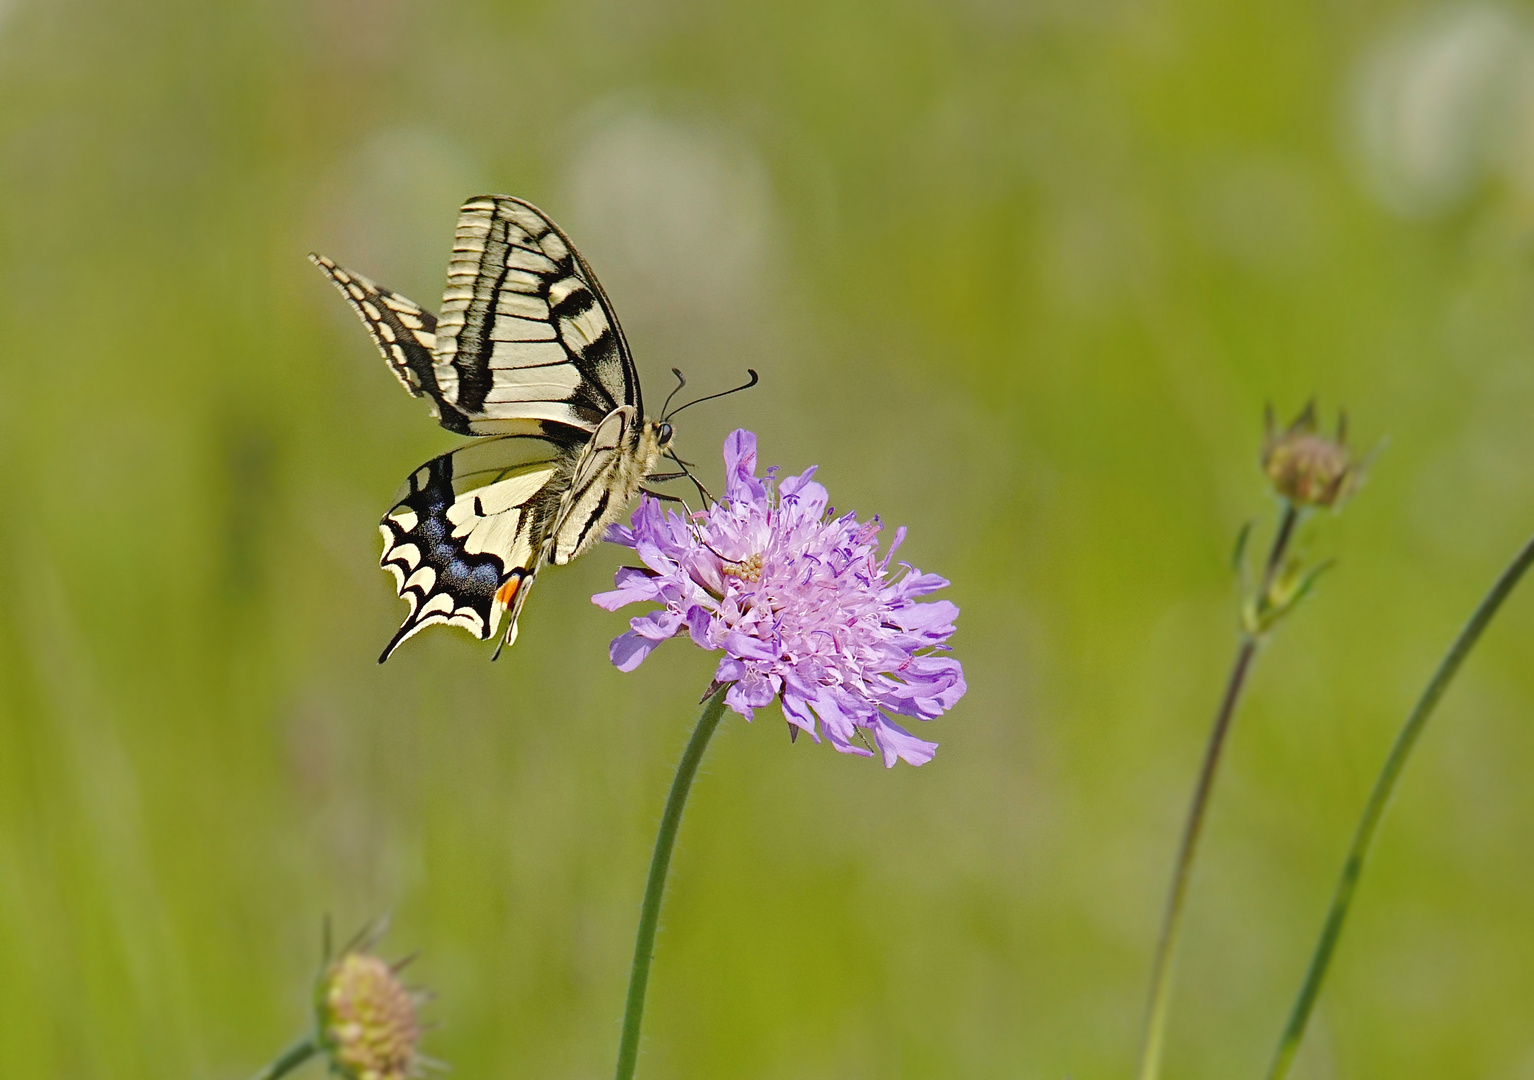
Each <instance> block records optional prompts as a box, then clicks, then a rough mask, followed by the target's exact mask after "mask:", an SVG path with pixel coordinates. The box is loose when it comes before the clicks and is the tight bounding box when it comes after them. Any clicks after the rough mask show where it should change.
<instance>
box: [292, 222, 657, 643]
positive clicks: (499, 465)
mask: <svg viewBox="0 0 1534 1080" xmlns="http://www.w3.org/2000/svg"><path fill="white" fill-rule="evenodd" d="M309 258H310V259H311V260H313V261H314V263H315V264H316V265H317V266H319V268H320V269H321V270H323V271H324V272H325V274H326V275H327V276H329V278H330V280H331V281H332V282H333V283H334V284H335V285H336V287H337V288H338V289H340V290H341V293H342V295H344V296H345V297H346V299H347V300H348V301H349V302H350V303H351V305H352V307H353V308H354V309H355V310H356V312H357V314H358V315H359V316H360V317H361V319H362V322H363V324H364V325H365V326H366V327H367V328H368V330H369V331H370V332H371V333H372V335H373V340H374V341H375V342H376V343H377V345H378V347H379V349H380V350H381V351H382V352H383V355H384V359H386V360H387V361H388V362H389V365H390V367H392V368H393V370H394V374H395V375H396V376H397V377H398V378H399V380H400V382H402V383H403V384H404V385H405V389H407V390H409V391H410V392H411V393H412V394H414V395H415V396H417V397H423V396H424V397H428V398H430V399H431V402H432V415H433V416H435V417H437V419H438V421H439V422H440V423H441V424H442V426H443V427H445V428H447V429H448V430H449V431H453V432H456V433H458V434H461V435H473V436H479V438H476V439H475V440H474V441H473V442H470V443H468V444H466V445H464V446H462V447H460V448H459V449H457V450H454V451H452V452H450V453H446V454H443V455H442V456H441V457H437V458H433V459H432V460H431V461H428V462H426V464H424V465H422V466H421V467H420V468H419V469H417V470H416V471H415V472H414V473H412V474H411V476H410V478H409V479H408V480H407V481H406V482H405V485H404V487H403V488H402V489H401V491H400V493H399V495H398V496H397V497H396V500H395V504H394V506H392V507H391V508H390V509H389V512H388V513H386V514H385V515H384V517H383V520H382V521H381V522H380V523H379V530H380V531H381V532H382V533H383V538H384V552H383V558H382V559H381V560H380V562H381V565H382V566H383V568H384V569H386V570H388V571H390V572H391V573H393V574H394V577H395V580H396V585H397V587H398V591H399V595H400V596H401V597H403V598H404V599H405V601H406V602H407V603H408V604H409V605H410V612H409V614H408V615H406V617H405V621H404V623H403V624H402V625H401V626H400V628H399V631H398V632H397V633H396V634H395V635H394V637H393V639H392V640H391V641H390V642H389V644H388V645H387V646H386V647H385V648H384V651H383V655H382V656H380V657H379V658H378V661H379V663H383V661H385V660H387V659H388V658H389V654H390V653H392V652H393V651H394V650H395V649H396V648H398V647H399V646H400V644H401V643H402V642H404V641H405V640H406V639H407V638H409V637H410V636H411V635H413V634H415V633H416V632H418V631H420V630H422V629H424V628H425V627H427V626H430V625H432V624H433V623H447V624H449V625H452V626H461V627H463V628H464V629H465V630H468V631H469V632H470V633H472V634H474V635H475V636H476V637H478V638H480V639H481V640H485V639H488V638H491V637H493V636H495V635H496V633H497V631H498V630H499V628H500V625H501V622H502V619H503V618H504V619H505V620H506V630H505V635H504V638H503V640H502V647H504V646H506V645H510V644H511V643H512V642H513V641H515V640H516V636H517V615H518V614H519V613H520V612H521V610H522V605H523V603H524V602H526V600H527V594H528V591H529V590H530V588H531V587H532V584H533V577H534V575H536V574H537V572H538V568H539V567H540V566H541V565H543V564H544V563H546V562H551V563H554V564H556V565H559V564H563V563H567V562H569V561H570V560H571V559H573V558H575V557H576V556H577V555H579V554H581V552H583V551H585V550H586V549H587V548H588V547H590V546H591V545H592V544H594V543H595V542H596V541H597V539H598V538H599V537H601V535H602V533H603V532H604V531H605V530H606V528H607V526H608V525H610V524H611V523H612V522H614V521H616V520H617V519H618V518H619V517H620V516H622V515H623V513H624V512H625V511H626V510H627V509H628V507H629V506H630V505H631V504H632V503H633V501H634V499H635V498H637V497H638V495H639V491H640V488H641V486H642V484H643V483H644V481H645V478H646V477H647V476H648V475H649V473H650V470H651V468H652V467H653V466H654V465H655V463H656V461H657V460H659V458H660V457H661V455H662V454H663V453H665V452H666V450H667V447H668V445H669V443H670V442H671V434H672V433H671V426H670V425H669V424H667V423H665V422H664V421H655V420H647V419H645V418H644V407H643V402H642V400H641V397H640V392H639V378H638V375H637V373H636V371H635V369H634V361H633V358H632V357H631V356H630V355H629V349H628V344H627V343H626V342H625V341H624V339H623V331H622V330H621V329H620V328H619V326H618V320H617V317H616V316H615V315H614V314H613V310H612V305H611V304H610V303H609V302H608V300H607V296H606V294H605V293H603V291H602V286H601V285H600V284H599V283H598V282H597V279H596V275H594V274H593V273H592V272H591V268H590V267H588V266H587V265H586V261H585V260H584V259H582V258H581V256H580V253H579V252H577V251H576V250H575V246H574V245H573V244H571V243H570V240H569V238H568V237H567V236H565V234H564V233H563V232H561V231H560V229H559V227H558V226H557V225H555V224H554V223H553V222H552V221H550V220H549V219H548V218H547V217H546V216H544V214H543V213H542V211H540V210H538V209H537V207H535V206H533V205H532V204H530V203H527V202H523V201H522V200H521V199H516V198H512V197H511V196H507V195H486V196H481V197H479V198H474V199H470V200H469V201H468V202H466V203H465V204H464V205H463V209H462V210H461V211H460V212H459V216H458V229H457V232H456V233H455V235H454V240H453V256H452V261H451V262H450V263H449V264H448V273H447V288H446V291H445V292H444V293H443V298H442V311H441V314H440V316H435V317H434V316H433V315H432V314H431V313H430V312H427V311H424V310H422V309H421V307H420V305H418V304H415V303H413V302H411V301H410V300H407V299H405V298H404V297H403V296H400V295H399V294H398V293H393V292H390V291H389V290H388V289H384V288H382V287H380V286H379V285H377V284H375V283H373V282H372V281H369V280H368V279H367V278H365V277H362V276H361V275H359V274H354V273H352V272H351V271H349V270H344V269H342V268H341V267H339V266H337V265H336V264H335V263H334V262H332V261H330V260H329V259H327V258H325V257H324V256H322V255H311V256H309ZM497 652H499V648H498V649H497Z"/></svg>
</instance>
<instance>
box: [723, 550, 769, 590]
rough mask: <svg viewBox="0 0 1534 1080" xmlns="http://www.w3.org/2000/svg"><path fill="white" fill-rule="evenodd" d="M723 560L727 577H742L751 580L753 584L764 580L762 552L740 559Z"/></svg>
mask: <svg viewBox="0 0 1534 1080" xmlns="http://www.w3.org/2000/svg"><path fill="white" fill-rule="evenodd" d="M723 562H724V574H725V576H726V577H735V578H740V580H742V581H749V582H751V583H752V584H753V585H754V584H756V583H757V582H758V581H761V580H762V555H761V552H757V553H756V554H754V555H748V556H747V557H746V558H744V559H740V560H738V561H737V560H735V559H725V560H723Z"/></svg>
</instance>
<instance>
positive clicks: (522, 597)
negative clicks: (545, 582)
mask: <svg viewBox="0 0 1534 1080" xmlns="http://www.w3.org/2000/svg"><path fill="white" fill-rule="evenodd" d="M537 573H538V571H537V570H536V568H530V569H527V570H513V571H512V572H511V573H510V574H508V575H507V577H506V583H505V584H504V585H502V586H501V588H500V590H499V591H498V592H497V593H496V594H495V599H496V603H497V605H499V607H504V608H505V610H506V635H505V636H504V637H502V638H501V643H500V644H499V645H497V646H496V647H495V652H494V653H492V654H491V656H490V659H491V660H497V659H499V658H500V655H501V650H502V649H509V648H511V646H513V645H515V644H516V642H517V616H519V615H521V614H522V605H523V604H525V603H526V602H527V594H528V593H529V592H530V591H532V588H533V578H534V577H536V576H537ZM498 610H499V608H498ZM492 632H493V631H492Z"/></svg>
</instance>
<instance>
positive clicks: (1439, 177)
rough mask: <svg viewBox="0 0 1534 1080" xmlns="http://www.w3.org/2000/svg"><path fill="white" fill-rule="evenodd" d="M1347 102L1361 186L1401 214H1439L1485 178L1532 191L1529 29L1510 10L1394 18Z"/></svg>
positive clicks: (1479, 7) (1478, 6) (1533, 85)
mask: <svg viewBox="0 0 1534 1080" xmlns="http://www.w3.org/2000/svg"><path fill="white" fill-rule="evenodd" d="M1350 104H1351V112H1352V116H1351V120H1352V124H1351V131H1350V135H1351V136H1352V141H1353V143H1354V146H1355V148H1356V150H1357V151H1358V153H1359V156H1360V158H1361V164H1362V167H1363V171H1364V176H1365V179H1366V182H1367V185H1368V187H1369V189H1370V191H1371V193H1372V194H1373V195H1374V196H1375V197H1376V198H1377V199H1378V200H1379V201H1380V202H1381V203H1382V204H1383V205H1384V206H1385V207H1386V208H1388V209H1390V210H1392V211H1394V212H1395V213H1397V214H1400V215H1402V216H1403V217H1429V216H1432V215H1434V214H1439V213H1445V212H1448V211H1450V210H1452V209H1454V208H1455V207H1456V206H1458V205H1461V204H1462V203H1463V202H1464V201H1465V200H1466V199H1468V198H1470V197H1472V196H1473V195H1474V194H1475V193H1476V191H1477V190H1478V188H1479V187H1480V186H1481V185H1482V184H1483V183H1484V182H1485V181H1486V180H1488V179H1490V178H1493V177H1500V178H1503V179H1509V180H1512V181H1513V182H1514V183H1517V184H1519V185H1520V186H1526V187H1528V188H1529V189H1531V190H1534V146H1530V145H1529V144H1530V142H1531V140H1534V28H1531V26H1530V23H1529V20H1528V18H1527V17H1526V16H1525V15H1524V14H1523V13H1522V12H1521V11H1520V10H1518V9H1516V8H1512V7H1507V6H1503V5H1500V4H1486V3H1473V4H1454V5H1448V6H1442V7H1438V8H1434V9H1431V10H1429V11H1427V12H1422V13H1418V14H1416V15H1414V16H1412V17H1411V18H1409V19H1408V20H1407V21H1406V22H1404V23H1401V24H1398V25H1397V26H1396V27H1395V28H1394V29H1393V30H1391V31H1390V32H1388V33H1386V34H1385V35H1384V36H1383V37H1382V38H1381V39H1380V40H1379V41H1378V42H1377V43H1376V44H1375V45H1374V46H1373V48H1371V49H1370V50H1369V51H1368V52H1367V54H1366V55H1365V56H1364V58H1363V59H1362V61H1361V63H1360V64H1359V68H1358V73H1357V77H1356V79H1355V80H1354V83H1353V93H1352V101H1351V103H1350Z"/></svg>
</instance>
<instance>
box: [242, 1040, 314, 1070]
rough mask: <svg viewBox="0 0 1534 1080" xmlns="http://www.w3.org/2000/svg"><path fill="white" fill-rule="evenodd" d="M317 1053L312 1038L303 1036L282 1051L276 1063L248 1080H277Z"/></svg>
mask: <svg viewBox="0 0 1534 1080" xmlns="http://www.w3.org/2000/svg"><path fill="white" fill-rule="evenodd" d="M319 1052H320V1050H319V1047H318V1046H316V1045H315V1043H314V1039H313V1037H311V1036H305V1037H304V1038H302V1039H300V1040H299V1041H298V1042H296V1043H294V1044H293V1045H292V1046H290V1047H288V1048H287V1049H286V1050H284V1051H283V1052H282V1054H281V1056H280V1057H278V1058H277V1060H276V1061H274V1062H272V1063H271V1064H270V1065H268V1066H267V1067H266V1068H264V1069H262V1070H261V1071H260V1072H258V1073H256V1075H255V1076H253V1077H251V1078H250V1080H277V1078H278V1077H279V1076H286V1075H288V1073H290V1072H292V1071H293V1070H294V1069H296V1068H298V1067H299V1066H300V1065H302V1064H303V1063H304V1062H306V1061H308V1060H309V1059H310V1058H312V1057H313V1056H314V1055H315V1054H317V1053H319Z"/></svg>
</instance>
